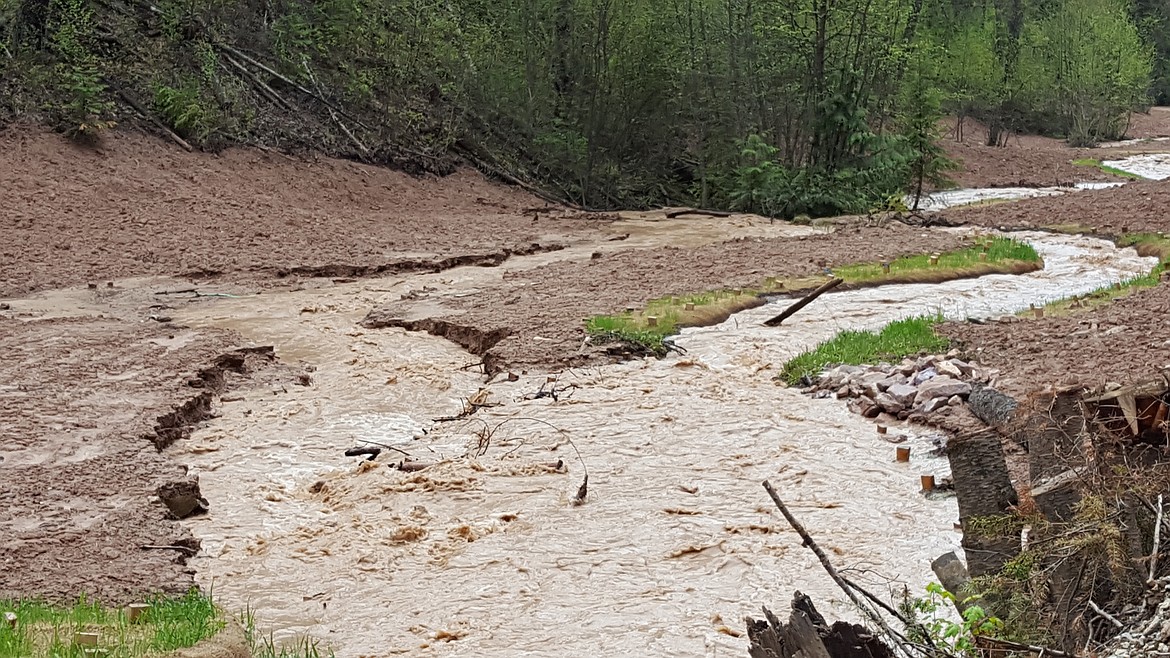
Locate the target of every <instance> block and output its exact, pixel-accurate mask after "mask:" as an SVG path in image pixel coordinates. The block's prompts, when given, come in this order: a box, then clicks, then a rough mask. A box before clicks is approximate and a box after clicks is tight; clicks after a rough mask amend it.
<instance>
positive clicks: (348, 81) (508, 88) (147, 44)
mask: <svg viewBox="0 0 1170 658" xmlns="http://www.w3.org/2000/svg"><path fill="white" fill-rule="evenodd" d="M152 2H153V3H154V4H151V3H152ZM1167 62H1170V8H1168V7H1167V5H1166V3H1164V2H1154V1H1153V0H622V1H618V0H491V1H489V0H0V69H2V71H3V78H4V80H3V82H2V83H0V94H2V95H0V117H3V119H2V120H5V121H9V120H13V119H15V118H30V117H31V118H33V119H35V120H42V121H45V122H49V123H51V124H53V125H55V126H57V127H58V128H59V129H61V130H62V131H64V132H67V133H70V134H73V135H76V136H78V137H81V138H95V137H97V138H100V133H101V132H102V131H103V130H105V129H107V128H109V127H111V126H112V125H113V122H114V121H116V120H120V119H123V118H125V117H127V116H135V115H138V118H139V119H149V120H151V121H153V122H156V123H158V124H160V125H165V126H166V127H167V128H168V129H170V130H172V131H174V133H175V134H176V135H177V136H180V137H181V138H182V140H184V142H185V143H188V144H190V145H193V147H194V148H202V149H208V150H214V149H218V148H222V147H224V146H228V145H233V144H260V145H268V146H275V147H280V148H294V149H295V148H303V149H313V150H319V151H324V152H328V153H332V154H336V155H342V156H346V157H354V158H360V159H362V160H365V161H370V162H378V163H382V164H387V165H391V166H398V167H401V168H405V169H408V170H416V171H432V172H438V173H443V172H444V171H449V170H450V167H451V166H452V164H451V163H453V162H456V161H460V160H462V161H470V162H472V163H474V164H476V165H477V166H479V167H480V168H481V170H484V171H485V172H486V173H489V174H494V175H496V176H498V177H501V178H505V179H507V180H510V181H512V182H518V183H521V184H524V185H525V186H528V187H530V189H532V190H535V191H538V192H539V193H541V194H542V195H543V196H545V197H546V198H549V199H555V200H558V201H563V202H568V203H570V204H576V205H579V206H582V207H586V208H618V207H645V206H649V205H655V204H668V203H676V204H677V203H688V204H697V205H702V206H704V207H713V208H728V209H736V210H745V211H752V212H758V213H762V214H765V215H768V216H772V217H782V218H788V219H791V218H794V217H798V216H801V215H808V216H821V215H832V214H838V213H855V212H864V211H868V210H872V209H875V208H882V207H888V206H890V205H897V204H898V203H900V201H901V199H902V197H903V194H904V193H905V192H907V191H910V192H914V191H916V190H921V189H923V188H924V187H926V188H929V187H931V186H938V185H943V184H945V181H946V171H947V169H948V167H949V166H950V163H949V162H948V160H947V159H946V158H945V157H944V155H943V152H942V150H941V148H939V145H938V140H939V139H941V135H940V134H939V129H938V120H939V119H940V118H941V117H943V116H953V117H957V118H958V120H959V121H960V124H961V122H962V120H963V119H964V118H968V117H969V118H973V119H975V120H978V121H980V122H982V123H984V124H986V125H987V126H988V127H989V129H990V130H989V138H988V141H989V142H991V143H1001V142H1002V140H1003V139H1004V138H1005V137H1006V136H1007V135H1009V134H1011V133H1019V132H1027V133H1037V134H1044V135H1051V136H1057V137H1061V138H1065V139H1067V140H1068V141H1069V143H1070V144H1072V145H1093V144H1095V143H1097V142H1099V141H1102V140H1111V139H1116V138H1119V137H1121V136H1122V135H1123V133H1124V132H1125V130H1126V127H1127V122H1128V117H1129V114H1130V112H1131V111H1132V110H1140V109H1142V108H1144V107H1147V106H1149V105H1150V104H1153V103H1158V102H1166V101H1167V100H1168V98H1167V97H1168V96H1170V81H1168V79H1167V75H1166V73H1167V67H1168V64H1167ZM128 106H129V108H130V109H127V107H128Z"/></svg>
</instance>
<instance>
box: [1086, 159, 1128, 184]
mask: <svg viewBox="0 0 1170 658" xmlns="http://www.w3.org/2000/svg"><path fill="white" fill-rule="evenodd" d="M1072 163H1073V164H1075V165H1077V166H1078V167H1096V168H1097V169H1099V170H1100V171H1103V172H1105V173H1107V174H1112V175H1114V176H1117V177H1119V178H1127V179H1129V180H1141V179H1142V177H1141V176H1138V175H1137V174H1134V173H1130V172H1128V171H1123V170H1121V169H1118V168H1116V167H1110V166H1108V165H1105V164H1102V163H1101V161H1100V160H1097V159H1094V158H1079V159H1077V160H1073V161H1072Z"/></svg>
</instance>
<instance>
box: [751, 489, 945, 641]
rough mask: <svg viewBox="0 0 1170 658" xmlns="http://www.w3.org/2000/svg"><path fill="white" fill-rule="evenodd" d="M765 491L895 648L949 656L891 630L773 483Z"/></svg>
mask: <svg viewBox="0 0 1170 658" xmlns="http://www.w3.org/2000/svg"><path fill="white" fill-rule="evenodd" d="M764 489H765V490H766V491H767V492H768V495H769V496H770V497H771V498H772V502H773V503H775V505H776V509H778V510H780V513H781V514H783V515H784V518H785V519H786V520H787V521H788V524H789V525H790V526H792V529H793V530H795V531H796V534H798V535H800V539H801V542H802V545H803V546H805V547H806V548H808V549H809V550H811V551H812V552H813V554H814V555H816V556H817V559H818V560H820V562H821V566H822V567H824V568H825V572H826V573H828V574H829V577H830V578H832V579H833V582H835V583H837V586H838V587H840V588H841V591H842V592H844V593H845V595H846V596H848V597H849V600H851V601H853V604H854V605H856V606H857V608H858V609H859V610H861V611H862V612H863V613H864V614H865V616H866V617H868V618H869V619H870V621H872V622H873V623H874V624H877V626H878V627H879V628H880V629H881V630H882V632H883V633H885V635H886V638H887V640H888V641H889V642H890V643H891V644H892V645H893V646H895V647H898V648H899V649H901V651H902V652H903V653H904V654H910V653H911V652H910V649H911V648H913V649H916V650H918V652H919V653H923V654H926V655H935V656H938V655H947V654H946V653H945V652H943V651H940V650H938V649H937V648H935V647H931V648H929V649H927V648H925V647H919V646H917V645H914V644H913V643H910V642H908V641H907V640H906V638H905V637H903V636H902V635H901V634H900V633H898V632H896V631H894V629H892V628H890V626H889V624H887V623H886V620H885V618H884V617H882V616H881V614H879V613H878V612H877V611H875V610H874V609H873V608H872V607H870V606H869V605H868V604H867V603H866V602H865V601H864V600H863V599H862V598H861V597H859V596H858V595H857V592H856V591H855V590H854V588H852V587H850V586H849V583H847V582H846V581H845V579H844V578H842V577H841V574H839V573H837V568H836V567H834V566H833V563H832V561H831V560H829V556H828V555H827V554H826V553H825V551H824V550H822V549H821V547H820V546H819V545H817V543H816V541H815V540H813V538H812V535H810V534H808V531H807V530H805V529H804V526H803V525H801V523H800V521H798V520H797V519H796V517H795V516H793V515H792V512H790V511H788V507H787V506H786V505H785V504H784V501H782V500H780V495H779V494H778V493H776V489H774V488H773V487H772V483H771V482H769V481H767V480H764Z"/></svg>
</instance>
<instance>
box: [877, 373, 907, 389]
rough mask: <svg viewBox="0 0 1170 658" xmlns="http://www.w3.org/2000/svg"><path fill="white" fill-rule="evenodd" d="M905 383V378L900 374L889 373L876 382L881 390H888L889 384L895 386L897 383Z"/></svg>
mask: <svg viewBox="0 0 1170 658" xmlns="http://www.w3.org/2000/svg"><path fill="white" fill-rule="evenodd" d="M905 383H906V378H905V377H903V376H902V375H890V376H889V377H886V378H885V379H883V380H881V381H880V382H878V383H877V385H878V388H879V389H881V390H883V391H888V390H890V387H891V386H897V385H898V384H905Z"/></svg>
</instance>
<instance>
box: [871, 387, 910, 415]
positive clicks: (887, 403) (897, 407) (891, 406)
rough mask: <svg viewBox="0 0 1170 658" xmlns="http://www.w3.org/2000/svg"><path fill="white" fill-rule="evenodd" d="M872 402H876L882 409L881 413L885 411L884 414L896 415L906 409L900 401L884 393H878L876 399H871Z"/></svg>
mask: <svg viewBox="0 0 1170 658" xmlns="http://www.w3.org/2000/svg"><path fill="white" fill-rule="evenodd" d="M873 401H874V402H876V403H877V405H878V406H879V407H881V408H882V411H885V412H888V413H891V414H897V413H898V412H900V411H903V410H905V408H906V405H905V404H903V403H902V401H901V400H899V399H898V398H896V397H894V396H892V395H890V394H889V393H884V392H883V393H878V394H877V397H875V398H874V399H873Z"/></svg>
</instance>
